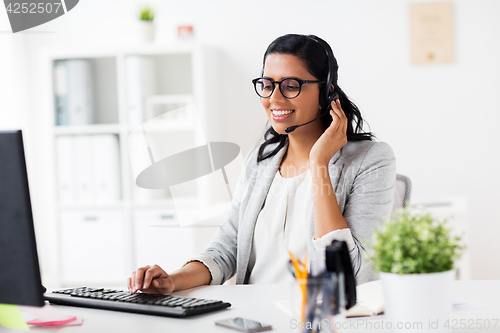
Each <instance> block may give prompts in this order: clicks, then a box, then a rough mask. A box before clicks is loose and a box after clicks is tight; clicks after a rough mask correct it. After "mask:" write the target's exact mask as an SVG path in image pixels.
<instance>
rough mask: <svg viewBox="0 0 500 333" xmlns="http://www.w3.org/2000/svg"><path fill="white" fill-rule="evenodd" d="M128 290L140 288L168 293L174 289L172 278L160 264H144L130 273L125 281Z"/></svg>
mask: <svg viewBox="0 0 500 333" xmlns="http://www.w3.org/2000/svg"><path fill="white" fill-rule="evenodd" d="M127 286H128V290H129V291H130V292H131V293H136V292H137V291H139V290H141V291H143V292H145V293H150V294H164V295H166V294H170V293H171V292H173V291H174V290H175V283H174V280H173V279H172V277H171V276H170V275H168V274H167V272H165V271H164V270H163V269H162V268H161V267H160V266H158V265H153V266H149V265H148V266H144V267H141V268H139V269H138V270H136V271H135V272H133V273H132V276H131V277H129V278H128V281H127Z"/></svg>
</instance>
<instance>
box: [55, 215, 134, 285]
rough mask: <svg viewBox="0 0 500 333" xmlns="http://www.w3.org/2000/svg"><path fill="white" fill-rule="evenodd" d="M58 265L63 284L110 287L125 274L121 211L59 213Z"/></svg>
mask: <svg viewBox="0 0 500 333" xmlns="http://www.w3.org/2000/svg"><path fill="white" fill-rule="evenodd" d="M59 218H60V252H59V253H60V262H61V275H62V279H63V281H64V282H65V283H67V284H73V285H81V284H88V283H106V284H110V283H111V284H112V283H114V282H115V281H117V280H122V279H123V276H124V274H127V273H128V272H127V271H126V270H125V257H124V255H123V254H124V253H125V237H124V236H125V233H124V218H123V211H122V210H95V211H92V210H82V211H69V212H67V211H65V212H60V213H59ZM122 283H123V281H122Z"/></svg>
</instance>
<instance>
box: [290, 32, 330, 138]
mask: <svg viewBox="0 0 500 333" xmlns="http://www.w3.org/2000/svg"><path fill="white" fill-rule="evenodd" d="M306 37H307V38H308V39H310V40H312V41H314V42H316V43H318V44H319V45H320V46H321V47H322V48H323V50H325V53H326V58H327V59H328V74H327V76H326V82H325V87H326V89H325V100H326V105H327V107H326V109H325V110H324V111H323V112H321V114H320V115H319V116H317V117H316V118H314V119H313V120H311V121H308V122H307V123H303V124H301V125H294V126H290V127H287V128H286V129H285V132H286V133H292V132H293V131H295V130H296V129H297V128H298V127H301V126H304V125H307V124H310V123H312V122H313V121H315V120H317V119H319V118H321V117H323V116H326V115H327V114H329V113H330V109H331V103H332V101H334V100H336V99H338V98H339V94H338V93H337V92H336V91H335V88H333V87H332V83H333V82H332V64H333V61H332V58H331V57H332V56H331V55H330V53H329V52H328V48H327V47H326V46H325V45H324V43H325V42H323V41H321V40H319V39H316V38H315V37H314V36H310V35H309V36H306Z"/></svg>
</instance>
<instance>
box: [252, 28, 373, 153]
mask: <svg viewBox="0 0 500 333" xmlns="http://www.w3.org/2000/svg"><path fill="white" fill-rule="evenodd" d="M273 53H279V54H289V55H294V56H296V57H299V58H300V59H302V60H304V61H305V64H306V67H307V70H308V71H309V73H311V75H312V76H314V77H315V78H316V79H317V80H320V81H327V77H328V71H329V68H328V67H329V66H330V71H331V72H330V76H331V77H330V81H331V84H333V86H334V87H335V92H337V93H338V95H339V99H340V104H341V105H342V110H343V111H344V113H345V115H346V117H347V140H348V141H360V140H372V138H373V134H372V133H370V132H364V131H363V118H362V117H361V113H360V111H359V109H358V107H357V106H356V105H355V104H354V103H353V102H351V101H350V100H349V98H348V97H347V95H346V94H345V93H344V92H343V91H342V89H341V88H340V87H339V86H338V84H337V80H338V69H339V66H338V64H337V59H335V57H334V55H333V51H332V49H331V48H330V46H329V45H328V43H327V42H325V41H324V40H322V39H321V38H319V37H316V36H314V35H310V36H306V35H295V34H289V35H284V36H281V37H278V38H276V39H275V40H274V41H273V42H272V43H271V44H270V45H269V46H268V48H267V50H266V53H265V54H264V61H263V66H264V65H265V63H266V58H267V56H268V55H270V54H273ZM327 53H328V54H330V61H329V60H328V55H327ZM326 87H327V85H323V86H322V88H321V89H320V92H319V103H320V106H321V108H322V109H323V110H326V109H327V108H328V107H329V105H327V104H328V100H327V98H326V92H325V90H324V89H325V88H326ZM321 121H322V123H323V131H324V130H326V129H327V128H328V126H330V124H331V123H332V117H331V116H330V115H327V116H324V117H321ZM264 140H265V142H264V143H263V144H262V145H261V146H260V148H259V154H258V156H257V162H260V161H262V160H265V159H267V158H270V157H272V156H274V155H276V153H278V151H279V150H280V149H282V148H283V147H284V146H285V145H286V143H287V142H288V135H284V134H279V133H278V132H276V131H275V130H274V128H273V127H272V126H270V127H269V128H268V129H267V131H266V133H265V134H264ZM273 143H278V145H277V146H276V148H274V149H273V150H272V151H269V152H266V153H265V154H264V151H265V148H266V147H267V146H268V145H270V144H273Z"/></svg>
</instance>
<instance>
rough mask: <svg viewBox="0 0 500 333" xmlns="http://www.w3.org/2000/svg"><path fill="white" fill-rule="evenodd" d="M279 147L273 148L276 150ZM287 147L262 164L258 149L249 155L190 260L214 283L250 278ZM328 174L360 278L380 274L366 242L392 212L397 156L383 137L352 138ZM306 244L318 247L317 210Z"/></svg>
mask: <svg viewBox="0 0 500 333" xmlns="http://www.w3.org/2000/svg"><path fill="white" fill-rule="evenodd" d="M273 147H275V146H272V147H269V148H270V149H272V148H273ZM284 151H285V149H281V150H280V151H279V152H278V154H276V155H275V156H273V157H271V158H268V159H266V160H264V161H261V162H260V163H257V152H258V149H254V150H252V151H251V152H250V153H249V154H248V155H247V157H246V159H245V162H244V166H243V170H242V172H241V174H240V177H239V180H238V184H237V185H236V188H235V190H234V194H233V201H232V203H231V207H230V209H229V211H228V213H227V215H226V217H225V219H224V221H223V223H222V224H221V225H220V227H219V229H218V231H217V233H216V234H215V236H214V237H213V238H212V240H211V242H210V244H209V245H208V248H207V249H206V250H205V251H203V252H202V253H200V254H199V255H198V256H196V257H194V258H192V260H191V261H193V260H194V261H201V262H203V263H204V264H205V265H206V266H207V267H208V269H209V270H210V273H211V275H212V282H211V283H212V284H222V283H224V282H225V281H226V280H228V279H230V278H231V277H232V276H233V275H234V274H236V283H237V284H245V283H248V277H249V273H250V272H249V271H248V262H249V259H250V252H251V249H252V242H253V234H254V227H255V223H256V221H257V217H258V215H259V212H260V211H261V209H262V207H263V205H264V202H265V199H266V196H267V193H268V190H269V188H270V186H271V182H272V180H273V178H274V176H275V174H276V172H277V170H278V166H279V164H280V161H281V158H282V156H283V153H284ZM329 173H330V178H331V180H332V185H333V188H334V189H335V194H336V197H337V202H338V205H339V207H340V211H341V212H342V214H343V216H344V219H345V220H346V222H347V225H348V227H349V228H350V230H351V233H352V236H353V239H354V242H355V245H356V246H355V248H354V249H353V250H352V251H351V252H350V256H351V260H352V264H353V268H354V273H355V276H356V282H357V283H358V284H361V283H364V282H368V281H371V280H374V279H376V275H375V274H374V272H373V270H372V268H371V265H370V264H369V263H368V262H367V261H366V258H364V256H363V253H364V252H366V251H367V244H366V241H367V240H370V239H371V237H372V234H373V230H374V229H376V228H378V227H379V226H380V224H381V222H382V221H383V220H386V219H389V218H390V215H391V212H392V205H393V202H392V201H393V197H394V188H395V187H394V186H395V182H396V160H395V158H394V153H393V151H392V149H391V148H390V147H389V145H387V144H386V143H383V142H372V141H356V142H352V141H349V142H348V143H347V144H346V145H345V146H344V147H343V148H342V149H341V150H340V151H339V152H337V153H336V154H335V155H334V156H333V157H332V159H331V160H330V163H329ZM307 237H308V239H307V244H308V250H309V252H310V253H312V252H311V251H313V250H314V245H313V237H314V214H311V218H310V222H309V234H308V236H307Z"/></svg>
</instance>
